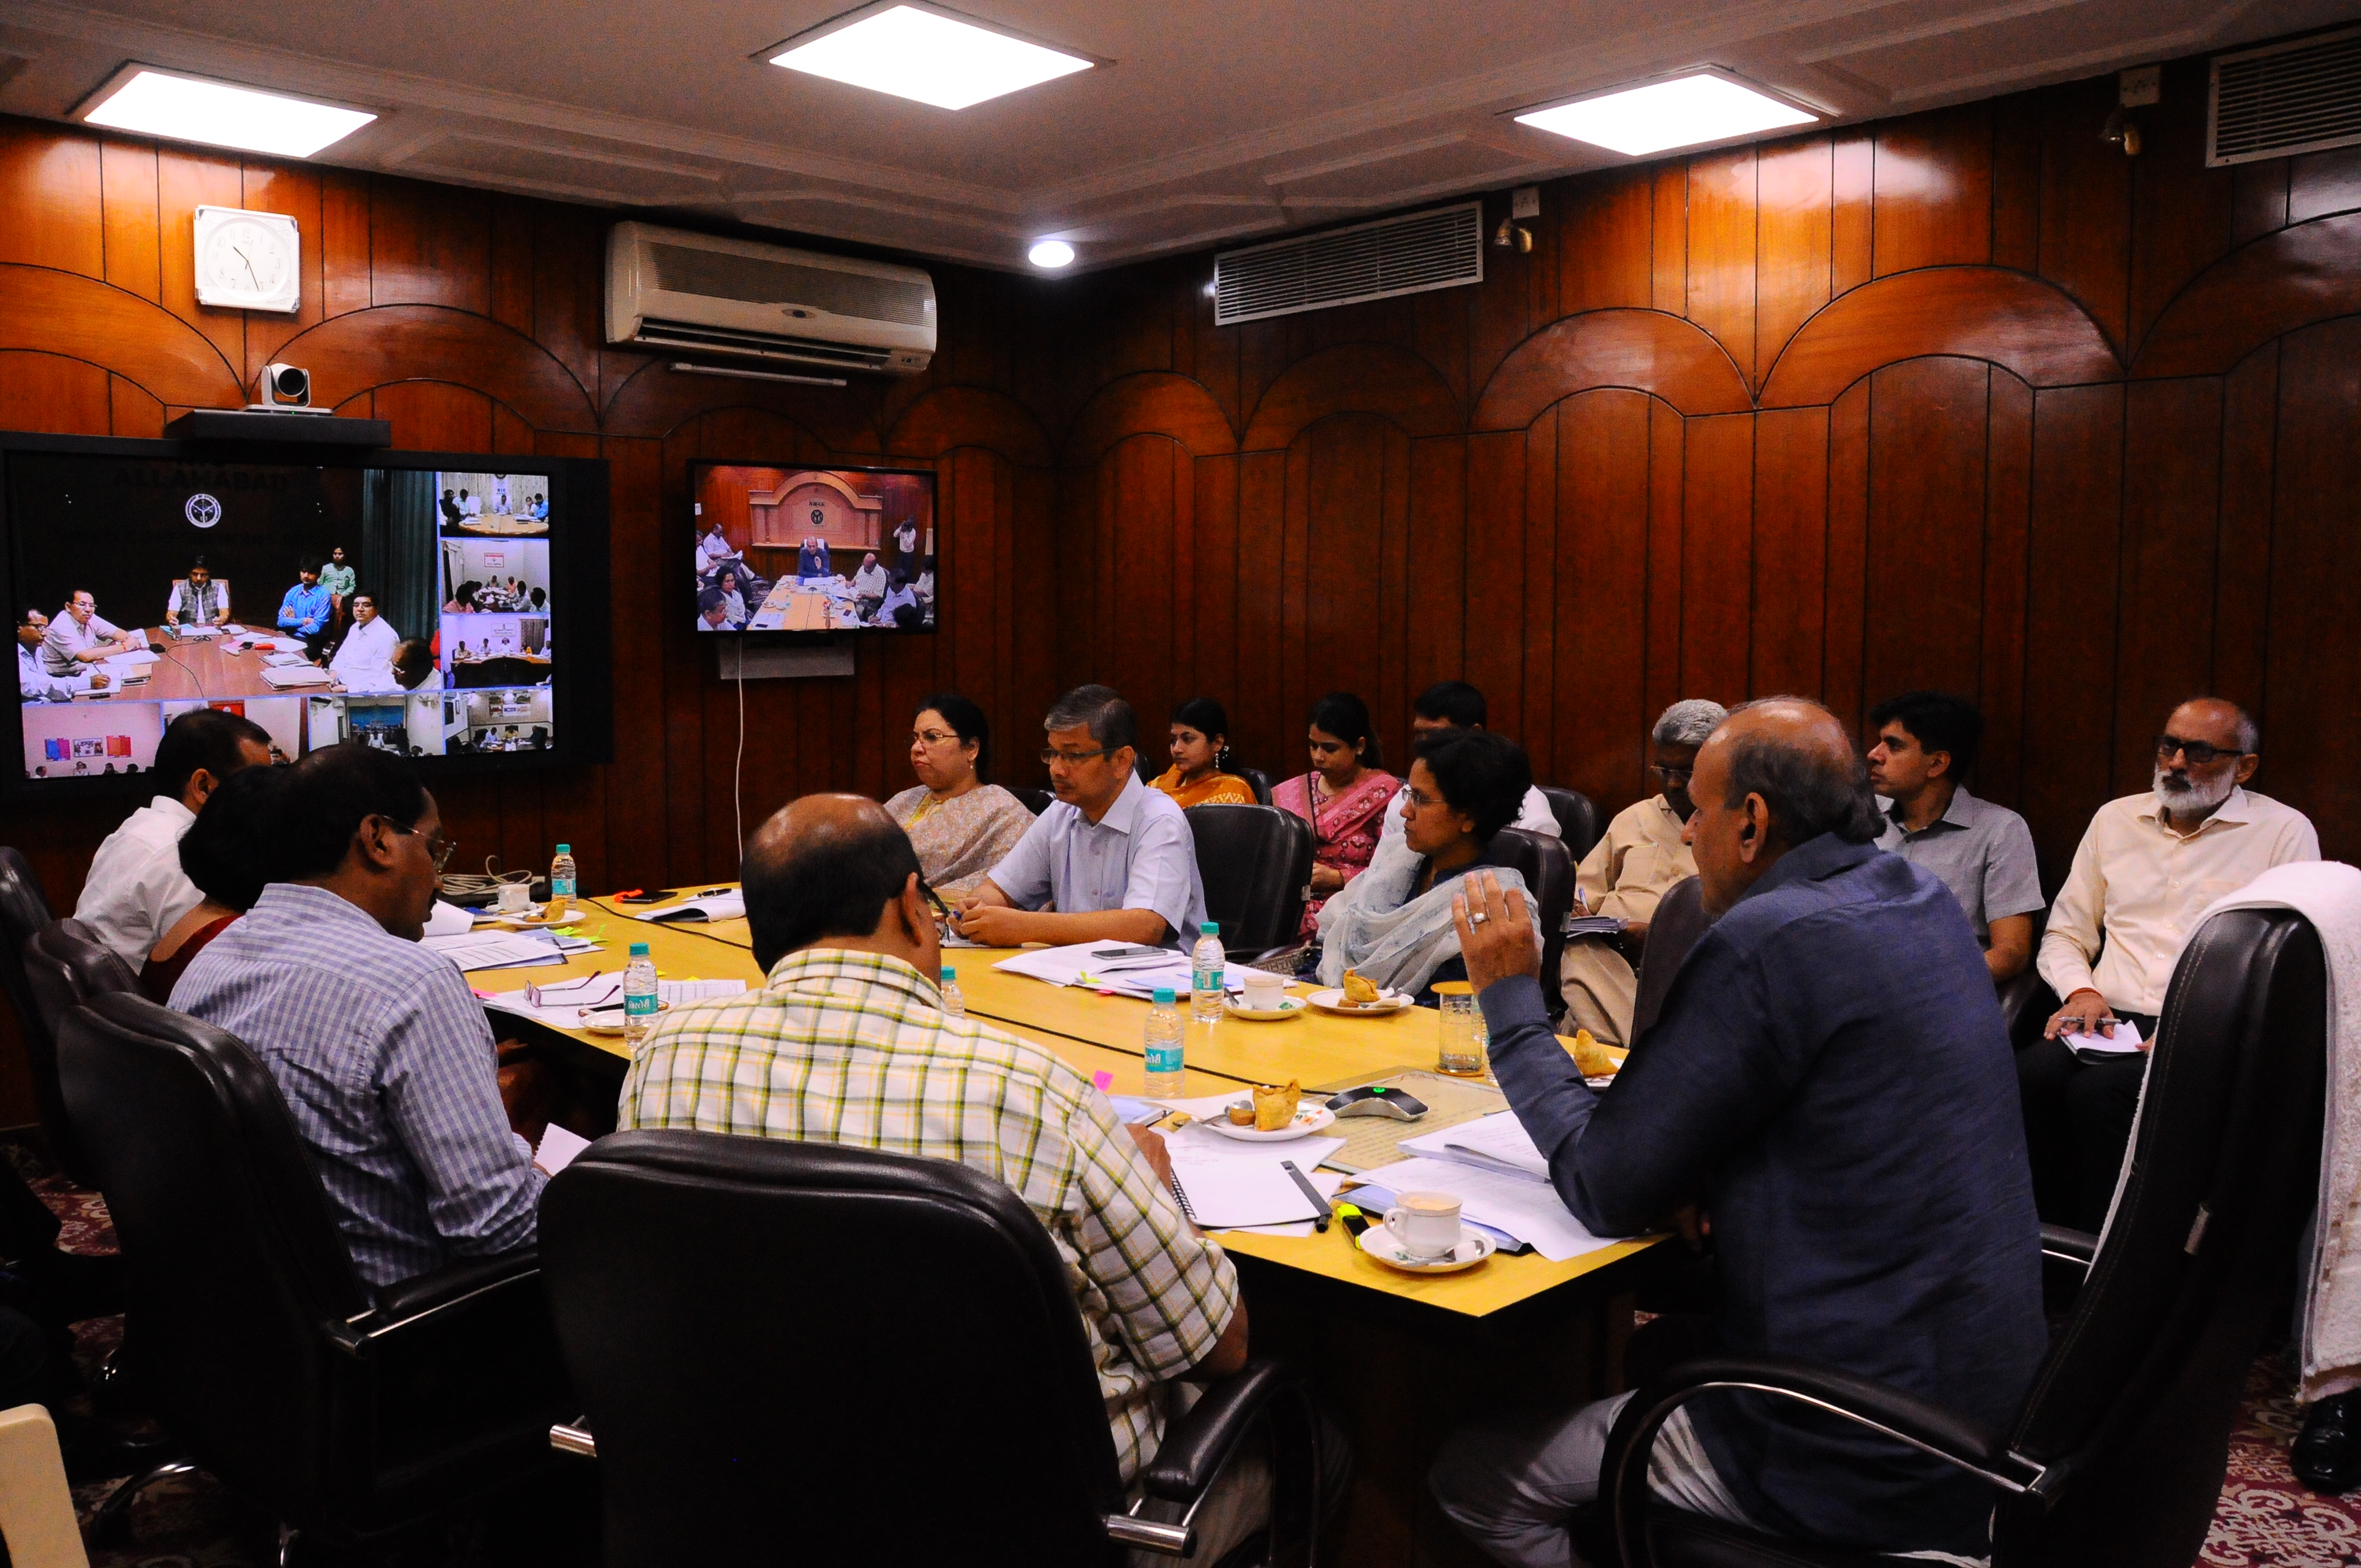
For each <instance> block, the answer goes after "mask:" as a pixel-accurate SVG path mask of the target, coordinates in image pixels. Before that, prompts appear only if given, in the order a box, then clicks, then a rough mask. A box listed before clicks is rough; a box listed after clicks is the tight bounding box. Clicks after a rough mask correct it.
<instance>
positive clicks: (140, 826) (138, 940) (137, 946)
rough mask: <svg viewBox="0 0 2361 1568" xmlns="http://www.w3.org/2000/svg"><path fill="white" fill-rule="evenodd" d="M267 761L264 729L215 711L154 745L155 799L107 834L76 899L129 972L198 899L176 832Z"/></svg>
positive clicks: (81, 915) (186, 719) (79, 914)
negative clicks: (242, 774)
mask: <svg viewBox="0 0 2361 1568" xmlns="http://www.w3.org/2000/svg"><path fill="white" fill-rule="evenodd" d="M269 765H270V735H269V731H267V730H265V729H263V728H262V726H260V725H258V724H257V723H255V722H254V721H253V720H252V719H250V718H244V717H242V716H240V715H238V714H235V713H226V712H224V711H223V710H222V709H220V708H214V707H200V708H194V709H192V710H191V711H189V712H187V713H184V714H182V715H181V717H180V718H175V719H174V720H172V723H171V726H170V728H169V729H166V730H165V731H164V738H163V740H159V741H158V742H157V745H156V767H155V779H156V790H157V794H156V797H155V798H154V799H153V800H150V801H149V802H148V804H147V805H145V806H141V807H140V808H139V809H138V810H137V811H135V812H133V813H132V814H131V815H130V817H128V818H126V820H125V822H124V824H123V826H122V827H120V828H116V829H115V831H114V832H112V833H110V834H108V835H107V836H106V841H105V842H104V843H103V844H101V845H100V846H99V847H98V853H97V855H96V856H94V857H93V859H92V861H91V862H90V875H89V876H88V877H87V878H86V879H85V880H84V881H83V883H82V897H81V898H80V899H78V900H76V901H75V904H74V918H75V919H77V920H79V921H81V922H82V924H83V925H85V926H87V927H90V928H91V930H92V931H93V932H94V933H96V935H97V937H98V939H99V940H100V941H102V942H104V943H105V944H106V946H107V947H108V948H110V949H111V950H112V951H113V952H114V954H115V957H117V958H119V959H122V960H123V961H124V962H125V963H126V964H129V965H130V966H131V970H132V972H133V973H134V974H137V972H138V971H139V970H140V969H141V968H142V966H144V965H145V964H146V963H147V962H148V950H149V949H150V948H154V947H155V945H156V942H157V939H158V938H160V937H161V936H163V934H164V933H165V932H167V931H169V930H170V929H171V928H172V926H173V923H174V922H176V921H178V920H179V919H180V918H181V916H183V915H186V914H187V913H188V912H189V911H190V910H192V909H194V908H195V907H196V906H197V905H199V904H201V903H203V901H204V894H202V893H200V892H198V891H197V886H196V883H192V882H191V881H190V880H189V878H188V874H187V873H186V872H183V871H181V834H183V833H186V832H187V831H188V830H189V825H190V824H191V823H192V822H194V821H195V820H196V819H197V812H198V810H199V809H200V808H202V807H203V805H204V804H205V800H206V798H207V797H208V796H210V795H212V794H213V793H214V786H215V785H217V784H220V783H221V781H222V780H223V779H225V778H227V777H228V776H229V775H230V774H232V773H236V772H237V771H238V769H240V768H261V767H269Z"/></svg>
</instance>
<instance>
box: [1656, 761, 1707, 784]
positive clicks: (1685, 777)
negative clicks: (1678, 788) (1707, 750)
mask: <svg viewBox="0 0 2361 1568" xmlns="http://www.w3.org/2000/svg"><path fill="white" fill-rule="evenodd" d="M1654 771H1655V774H1656V776H1657V777H1658V778H1660V779H1662V780H1664V783H1665V784H1686V783H1688V782H1689V780H1690V779H1692V778H1694V777H1696V776H1697V770H1696V769H1695V768H1668V767H1666V766H1664V763H1662V762H1658V763H1656V764H1655V765H1654Z"/></svg>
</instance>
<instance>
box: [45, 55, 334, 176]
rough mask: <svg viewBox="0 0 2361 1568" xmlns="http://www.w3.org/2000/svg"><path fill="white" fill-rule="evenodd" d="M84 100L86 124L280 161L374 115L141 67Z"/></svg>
mask: <svg viewBox="0 0 2361 1568" xmlns="http://www.w3.org/2000/svg"><path fill="white" fill-rule="evenodd" d="M88 105H89V106H88V107H86V108H84V109H82V111H81V112H80V114H78V115H76V116H75V117H76V118H78V119H80V120H82V122H83V123H85V124H87V125H93V126H105V127H106V128H107V129H109V130H117V131H133V132H136V133H137V134H139V135H141V136H151V137H168V138H170V139H171V140H173V141H193V142H202V143H203V144H204V145H205V146H207V147H234V148H238V149H240V150H241V151H245V152H267V153H273V154H276V155H277V156H279V157H280V158H309V157H311V156H312V155H313V153H315V152H317V151H319V150H320V149H321V148H324V147H328V146H331V145H332V144H334V143H336V142H340V141H342V140H344V139H345V137H348V136H350V135H352V134H353V133H354V132H355V131H357V130H358V129H360V128H361V127H362V126H365V125H368V123H369V122H370V121H371V120H374V119H376V118H377V116H376V115H371V114H366V113H364V112H363V111H361V110H359V109H345V108H339V107H337V106H336V105H335V104H314V103H311V102H308V101H306V100H304V99H302V98H289V97H285V96H283V95H281V94H280V93H264V92H260V91H258V90H257V89H255V88H252V87H240V86H238V85H237V84H236V83H235V82H214V81H210V80H208V79H207V78H205V77H202V76H183V75H181V73H180V72H178V71H158V70H156V69H155V68H154V67H152V66H145V65H126V66H125V67H124V68H123V69H122V70H121V71H116V72H115V76H114V78H113V79H112V80H111V81H109V82H107V84H106V85H105V86H104V87H102V88H100V89H99V90H98V91H97V92H95V93H92V94H91V95H90V98H89V99H88Z"/></svg>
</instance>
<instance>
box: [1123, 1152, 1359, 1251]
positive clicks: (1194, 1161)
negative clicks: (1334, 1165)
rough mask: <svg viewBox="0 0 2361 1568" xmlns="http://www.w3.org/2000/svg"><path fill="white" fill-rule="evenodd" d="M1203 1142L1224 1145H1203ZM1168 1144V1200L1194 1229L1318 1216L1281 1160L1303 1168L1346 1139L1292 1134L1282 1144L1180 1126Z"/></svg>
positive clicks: (1277, 1223) (1222, 1228) (1229, 1226)
mask: <svg viewBox="0 0 2361 1568" xmlns="http://www.w3.org/2000/svg"><path fill="white" fill-rule="evenodd" d="M1208 1141H1211V1142H1213V1143H1218V1144H1220V1145H1222V1147H1220V1148H1213V1147H1208V1146H1206V1143H1207V1142H1208ZM1167 1146H1168V1147H1169V1148H1170V1151H1171V1155H1172V1199H1173V1201H1175V1202H1177V1203H1179V1204H1180V1212H1182V1213H1183V1214H1186V1215H1188V1216H1189V1218H1190V1219H1191V1220H1193V1221H1194V1222H1196V1223H1197V1226H1198V1228H1199V1229H1201V1230H1208V1231H1223V1230H1232V1229H1235V1228H1236V1227H1238V1226H1241V1225H1284V1224H1288V1223H1291V1222H1293V1221H1297V1220H1316V1219H1318V1218H1319V1217H1320V1211H1319V1210H1318V1209H1317V1208H1315V1207H1314V1206H1313V1204H1312V1200H1311V1199H1309V1198H1307V1197H1305V1196H1304V1195H1303V1189H1302V1188H1301V1187H1299V1186H1297V1185H1296V1183H1295V1179H1294V1178H1293V1177H1291V1176H1290V1175H1288V1174H1287V1170H1286V1168H1285V1165H1284V1163H1283V1162H1285V1161H1288V1160H1293V1161H1294V1162H1295V1165H1296V1168H1298V1169H1300V1170H1306V1171H1308V1170H1310V1169H1311V1168H1312V1167H1313V1166H1315V1165H1318V1164H1319V1163H1320V1162H1321V1161H1322V1160H1323V1159H1325V1158H1327V1157H1329V1156H1330V1155H1332V1154H1334V1153H1335V1152H1336V1151H1337V1150H1338V1149H1341V1148H1343V1147H1344V1146H1345V1140H1344V1139H1342V1138H1295V1139H1290V1141H1288V1142H1286V1143H1283V1144H1238V1143H1231V1142H1229V1141H1228V1140H1227V1139H1224V1138H1222V1137H1221V1136H1220V1135H1218V1134H1215V1133H1200V1134H1197V1135H1195V1136H1193V1137H1192V1136H1191V1135H1190V1134H1189V1132H1188V1130H1187V1129H1183V1130H1182V1131H1181V1132H1180V1133H1176V1134H1174V1135H1172V1137H1171V1138H1170V1140H1168V1143H1167ZM1231 1150H1235V1151H1237V1152H1235V1153H1231V1152H1229V1151H1231Z"/></svg>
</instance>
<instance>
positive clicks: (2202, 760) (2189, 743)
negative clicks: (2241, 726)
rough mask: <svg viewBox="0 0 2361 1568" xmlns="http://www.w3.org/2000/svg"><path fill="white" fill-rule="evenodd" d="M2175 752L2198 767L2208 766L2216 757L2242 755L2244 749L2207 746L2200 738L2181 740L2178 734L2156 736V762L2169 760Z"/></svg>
mask: <svg viewBox="0 0 2361 1568" xmlns="http://www.w3.org/2000/svg"><path fill="white" fill-rule="evenodd" d="M2176 752H2177V753H2179V754H2180V755H2181V756H2183V757H2186V758H2188V759H2189V762H2190V765H2191V767H2198V768H2202V767H2205V766H2208V765H2209V764H2211V763H2212V762H2213V760H2214V759H2215V758H2217V757H2243V756H2245V755H2246V752H2244V751H2234V750H2231V749H2228V748H2225V747H2221V746H2209V745H2207V744H2206V743H2205V742H2204V741H2202V740H2182V739H2181V738H2180V736H2178V735H2159V736H2158V737H2157V738H2156V760H2157V761H2158V762H2170V761H2172V759H2173V756H2174V754H2175V753H2176Z"/></svg>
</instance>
